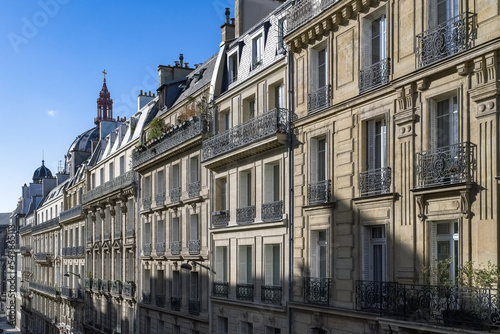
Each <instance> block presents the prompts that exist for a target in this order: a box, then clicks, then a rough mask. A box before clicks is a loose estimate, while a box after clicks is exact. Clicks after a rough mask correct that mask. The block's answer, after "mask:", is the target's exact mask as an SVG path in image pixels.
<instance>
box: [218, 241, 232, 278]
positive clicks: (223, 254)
mask: <svg viewBox="0 0 500 334" xmlns="http://www.w3.org/2000/svg"><path fill="white" fill-rule="evenodd" d="M228 265H229V261H228V246H227V245H224V246H215V268H216V270H215V272H216V274H215V275H216V281H217V282H220V283H227V282H229V276H228V271H229V269H228Z"/></svg>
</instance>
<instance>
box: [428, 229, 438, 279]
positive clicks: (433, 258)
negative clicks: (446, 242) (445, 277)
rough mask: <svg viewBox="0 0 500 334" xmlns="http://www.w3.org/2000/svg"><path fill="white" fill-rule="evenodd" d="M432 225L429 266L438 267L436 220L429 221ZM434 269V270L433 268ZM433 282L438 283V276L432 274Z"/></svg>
mask: <svg viewBox="0 0 500 334" xmlns="http://www.w3.org/2000/svg"><path fill="white" fill-rule="evenodd" d="M429 227H430V258H429V268H433V269H436V265H437V263H436V260H437V258H438V252H437V224H436V222H429ZM433 271H434V270H433ZM430 283H431V284H437V280H436V277H434V275H431V277H430Z"/></svg>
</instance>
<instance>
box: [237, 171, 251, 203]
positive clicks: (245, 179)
mask: <svg viewBox="0 0 500 334" xmlns="http://www.w3.org/2000/svg"><path fill="white" fill-rule="evenodd" d="M252 174H253V171H252V170H251V169H248V170H245V171H241V172H240V173H239V175H240V178H239V181H240V186H239V188H240V192H239V206H238V207H239V208H244V207H249V206H252V205H254V191H253V187H254V177H253V175H252Z"/></svg>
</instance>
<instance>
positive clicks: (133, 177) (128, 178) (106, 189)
mask: <svg viewBox="0 0 500 334" xmlns="http://www.w3.org/2000/svg"><path fill="white" fill-rule="evenodd" d="M136 183H137V173H136V172H135V171H133V170H131V171H128V172H126V173H125V174H122V175H120V176H117V177H115V178H114V179H113V180H111V181H108V182H106V183H104V184H103V185H101V186H98V187H96V188H94V189H91V190H89V191H87V192H86V193H84V194H83V195H82V201H83V204H86V203H89V202H91V201H93V200H96V199H99V198H101V197H103V196H106V195H108V194H110V193H112V192H115V191H118V190H122V189H124V188H127V187H130V186H133V185H135V184H136Z"/></svg>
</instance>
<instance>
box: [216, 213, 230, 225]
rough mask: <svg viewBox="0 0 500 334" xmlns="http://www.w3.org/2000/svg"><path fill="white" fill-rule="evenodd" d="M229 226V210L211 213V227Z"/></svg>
mask: <svg viewBox="0 0 500 334" xmlns="http://www.w3.org/2000/svg"><path fill="white" fill-rule="evenodd" d="M228 224H229V210H223V211H215V212H212V226H213V227H223V226H227V225H228Z"/></svg>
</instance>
